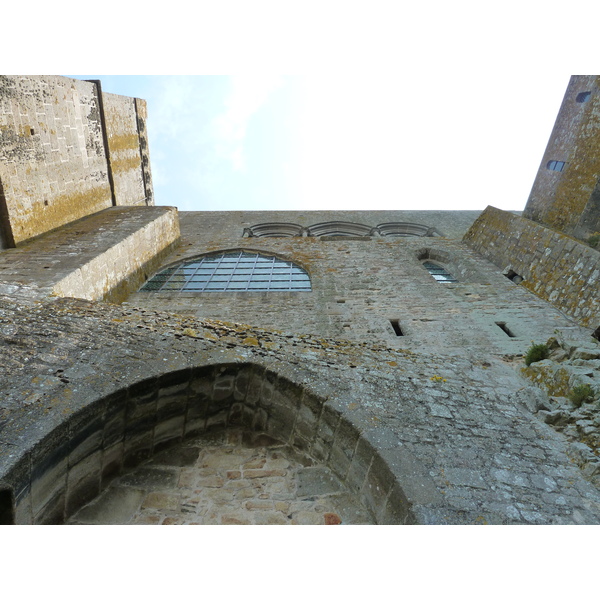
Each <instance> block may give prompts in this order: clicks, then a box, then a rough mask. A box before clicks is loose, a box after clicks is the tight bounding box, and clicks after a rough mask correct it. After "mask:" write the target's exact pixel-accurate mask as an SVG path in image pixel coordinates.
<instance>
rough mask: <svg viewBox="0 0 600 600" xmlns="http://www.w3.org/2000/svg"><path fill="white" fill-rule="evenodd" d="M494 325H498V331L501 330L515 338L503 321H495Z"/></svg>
mask: <svg viewBox="0 0 600 600" xmlns="http://www.w3.org/2000/svg"><path fill="white" fill-rule="evenodd" d="M496 325H498V327H500V329H502V331H504V333H505V334H506V335H507V336H508V337H511V338H514V337H517V336H516V335H515V334H514V333H513V332H512V331H511V330H510V329H509V328H508V327H507V325H506V323H505V322H504V321H496Z"/></svg>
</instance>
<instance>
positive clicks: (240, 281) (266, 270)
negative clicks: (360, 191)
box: [140, 250, 311, 292]
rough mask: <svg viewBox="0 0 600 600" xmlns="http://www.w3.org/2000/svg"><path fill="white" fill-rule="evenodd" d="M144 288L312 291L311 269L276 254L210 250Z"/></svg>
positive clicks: (226, 290)
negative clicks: (212, 252) (309, 273)
mask: <svg viewBox="0 0 600 600" xmlns="http://www.w3.org/2000/svg"><path fill="white" fill-rule="evenodd" d="M140 291H145V292H153V291H154V292H158V291H160V292H310V291H311V285H310V278H309V276H308V273H307V272H306V271H305V270H304V269H303V268H302V267H299V266H298V265H296V264H294V263H293V262H290V261H285V260H282V259H280V258H277V257H275V256H265V255H263V254H257V253H252V252H245V251H242V250H237V251H235V252H224V253H222V254H211V255H208V256H203V257H200V258H196V259H194V260H190V261H186V262H184V263H181V264H179V265H176V266H174V267H169V268H167V269H164V270H163V271H161V272H160V273H157V274H156V275H155V276H154V277H152V279H149V280H148V281H147V282H146V283H145V284H144V286H143V287H142V288H141V289H140Z"/></svg>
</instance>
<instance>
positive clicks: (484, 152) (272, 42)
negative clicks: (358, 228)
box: [0, 0, 600, 210]
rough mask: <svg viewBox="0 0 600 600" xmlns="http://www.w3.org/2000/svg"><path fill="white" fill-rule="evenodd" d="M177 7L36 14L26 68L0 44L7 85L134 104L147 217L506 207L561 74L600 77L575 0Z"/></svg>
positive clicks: (542, 136) (548, 123)
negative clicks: (79, 81) (151, 208)
mask: <svg viewBox="0 0 600 600" xmlns="http://www.w3.org/2000/svg"><path fill="white" fill-rule="evenodd" d="M13 4H14V3H13ZM191 6H192V4H190V3H187V2H186V3H184V2H182V1H180V0H172V2H170V3H169V6H168V10H167V9H166V7H165V6H162V5H161V6H160V7H159V6H158V5H156V6H155V7H154V8H152V7H150V6H149V5H148V6H146V7H145V8H144V11H143V13H142V14H140V12H139V10H137V9H136V7H135V6H134V5H130V3H125V2H122V1H121V2H114V0H107V1H106V2H105V3H104V4H103V10H102V11H97V10H95V9H93V7H89V8H81V10H79V9H78V11H77V12H76V13H70V14H71V17H70V18H71V23H68V22H67V23H66V24H65V23H64V22H63V17H64V14H65V13H61V14H58V13H57V12H56V11H54V10H53V9H51V8H50V7H45V5H42V6H41V8H40V9H39V11H38V12H37V13H36V19H33V20H32V19H29V20H28V21H27V27H28V40H33V42H32V44H33V51H32V50H31V49H30V50H29V51H30V54H27V51H28V49H29V48H30V43H29V42H28V44H27V45H25V44H23V35H22V32H21V31H20V29H19V28H8V31H4V32H3V36H2V38H0V50H3V53H2V55H3V58H7V62H8V65H9V66H12V68H11V69H9V70H8V72H9V73H18V72H22V73H25V74H32V73H38V74H39V73H42V74H43V73H46V74H62V75H68V76H73V77H80V78H94V79H95V78H99V79H101V80H102V85H103V89H104V90H105V91H107V92H112V93H116V94H123V95H128V96H136V97H140V98H143V99H145V100H147V102H148V110H149V120H148V132H149V138H150V158H151V165H152V173H153V182H154V191H155V199H156V203H157V204H163V205H171V206H177V207H178V208H179V209H180V210H260V209H263V210H277V209H286V210H315V209H332V210H334V209H352V210H361V209H364V210H372V209H381V210H384V209H407V210H415V209H422V210H429V209H431V210H434V209H444V210H448V209H460V210H482V209H483V208H485V207H486V206H487V205H490V204H491V205H493V206H496V207H498V208H503V209H506V210H522V209H523V208H524V206H525V203H526V201H527V198H528V196H529V192H530V190H531V187H532V184H533V181H534V179H535V176H536V173H537V170H538V167H539V165H540V162H541V159H542V155H543V152H544V149H545V146H546V143H547V141H548V138H549V136H550V133H551V131H552V127H553V124H554V120H555V118H556V114H557V112H558V110H559V108H560V104H561V102H562V99H563V95H564V92H565V89H566V87H567V84H568V81H569V78H570V76H571V75H572V74H593V73H597V72H598V71H600V68H599V64H598V63H599V62H600V60H599V58H598V57H600V55H599V54H598V51H597V47H596V39H597V35H596V29H595V24H596V23H597V22H598V19H597V17H598V16H600V15H599V14H598V13H600V5H599V6H598V7H596V5H595V4H594V3H592V2H590V1H589V0H572V2H571V3H570V4H569V6H568V10H567V9H565V5H564V4H563V3H559V2H556V1H554V0H546V1H545V2H540V1H538V0H535V1H533V0H519V1H516V0H505V1H504V2H503V3H502V4H494V3H482V2H480V1H478V2H475V1H473V0H455V2H452V3H450V2H447V1H446V2H442V1H441V0H423V1H422V2H418V3H417V2H413V3H406V2H401V1H399V0H398V1H396V2H389V1H388V2H386V1H383V0H371V1H370V2H368V3H367V2H362V1H358V0H357V1H355V2H354V3H344V4H341V3H339V2H333V1H331V0H321V1H320V2H313V1H312V0H305V1H304V2H302V3H297V2H291V1H290V2H284V1H283V0H282V1H279V2H272V1H266V0H254V1H253V2H251V3H250V2H245V3H243V2H238V1H237V0H228V1H223V2H218V3H217V2H210V3H208V2H206V3H205V2H202V1H201V0H198V2H196V3H194V5H193V7H194V8H193V10H191V9H190V7H191ZM3 10H4V9H3ZM19 10H21V11H22V14H19V15H16V14H11V11H12V12H15V11H19ZM6 11H7V13H6V20H7V22H9V20H10V19H13V20H16V21H18V20H19V19H23V18H27V17H28V15H27V14H26V12H24V11H25V9H24V8H21V9H20V8H19V7H18V6H16V7H15V6H14V5H11V6H9V7H7V8H6ZM86 11H87V13H89V14H86ZM86 18H87V20H86ZM82 24H83V25H85V26H82ZM35 40H38V47H37V48H36V47H35ZM17 47H18V48H19V51H18V52H15V51H14V49H15V48H17ZM23 56H25V58H23ZM90 72H91V73H104V75H69V74H73V73H90ZM130 73H134V74H137V75H129V74H130ZM166 73H171V75H166Z"/></svg>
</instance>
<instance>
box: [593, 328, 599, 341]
mask: <svg viewBox="0 0 600 600" xmlns="http://www.w3.org/2000/svg"><path fill="white" fill-rule="evenodd" d="M592 337H593V338H594V339H597V340H598V341H600V327H598V329H596V331H594V333H592Z"/></svg>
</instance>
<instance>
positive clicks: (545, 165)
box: [523, 75, 600, 240]
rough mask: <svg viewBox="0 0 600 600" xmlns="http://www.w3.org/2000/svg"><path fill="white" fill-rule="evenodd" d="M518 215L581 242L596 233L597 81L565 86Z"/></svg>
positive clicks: (599, 208) (599, 206) (599, 184)
mask: <svg viewBox="0 0 600 600" xmlns="http://www.w3.org/2000/svg"><path fill="white" fill-rule="evenodd" d="M523 216H525V217H526V218H528V219H532V220H533V221H536V222H538V223H542V224H544V225H547V226H548V227H550V228H552V229H554V230H557V231H561V232H563V233H566V234H568V235H571V236H573V237H576V238H578V239H580V240H586V239H587V238H588V237H589V236H590V235H592V234H594V233H598V232H600V78H599V77H598V76H596V75H574V76H573V77H571V80H570V81H569V85H568V87H567V91H566V93H565V97H564V99H563V102H562V105H561V107H560V111H559V113H558V116H557V119H556V123H555V125H554V129H553V131H552V134H551V136H550V140H549V141H548V145H547V147H546V151H545V153H544V156H543V158H542V162H541V164H540V168H539V171H538V173H537V176H536V178H535V182H534V184H533V189H532V190H531V194H530V196H529V200H528V201H527V206H526V207H525V211H524V214H523Z"/></svg>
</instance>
